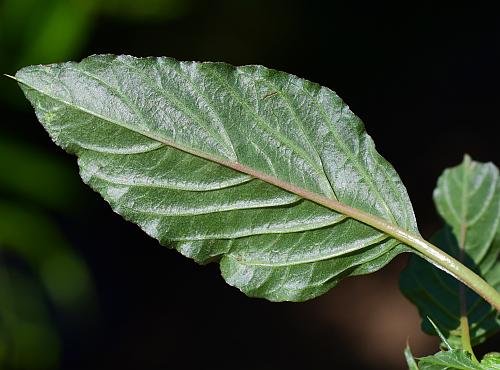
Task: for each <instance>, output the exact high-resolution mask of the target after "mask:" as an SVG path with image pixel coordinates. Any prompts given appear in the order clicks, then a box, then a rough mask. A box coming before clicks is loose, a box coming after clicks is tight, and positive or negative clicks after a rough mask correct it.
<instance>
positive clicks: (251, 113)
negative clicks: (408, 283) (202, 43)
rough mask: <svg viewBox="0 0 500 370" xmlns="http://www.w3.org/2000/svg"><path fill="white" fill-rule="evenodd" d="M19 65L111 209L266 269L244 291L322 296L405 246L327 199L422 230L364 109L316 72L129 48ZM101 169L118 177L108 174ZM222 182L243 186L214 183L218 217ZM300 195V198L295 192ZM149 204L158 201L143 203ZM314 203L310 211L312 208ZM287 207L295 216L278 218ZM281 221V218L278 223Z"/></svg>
mask: <svg viewBox="0 0 500 370" xmlns="http://www.w3.org/2000/svg"><path fill="white" fill-rule="evenodd" d="M16 78H17V79H18V81H19V82H20V84H21V87H22V88H23V90H24V92H25V94H26V95H27V97H28V99H29V100H30V101H32V103H33V105H34V107H35V110H36V111H37V115H38V117H39V120H40V121H41V122H42V123H43V124H44V126H45V127H46V129H47V130H48V131H49V134H51V136H52V138H53V139H54V141H56V143H58V144H59V145H61V146H63V148H65V149H66V150H67V151H69V152H72V153H75V154H77V155H78V156H79V165H80V167H81V175H82V178H83V179H84V181H85V182H87V183H88V184H89V185H90V186H92V187H93V188H94V189H95V190H96V191H98V192H100V193H101V194H102V195H103V197H104V198H105V199H106V200H107V201H108V202H109V203H110V204H111V205H112V207H113V208H114V210H115V211H117V212H118V213H120V214H122V215H123V216H124V217H125V218H127V219H129V220H131V221H133V222H135V223H137V224H139V225H140V226H141V227H142V228H143V229H144V230H145V231H146V232H147V233H148V234H150V235H152V236H154V237H156V238H157V239H159V240H160V242H161V243H162V244H167V245H168V244H169V243H170V242H171V241H172V240H174V241H175V240H176V241H177V242H178V243H179V246H178V248H179V249H180V250H181V252H183V253H184V254H186V255H190V256H192V257H193V258H195V259H196V260H198V261H200V262H207V261H209V260H211V259H218V258H222V259H221V264H222V270H223V275H225V278H226V279H227V280H230V281H232V282H234V284H233V285H237V286H238V287H239V288H240V289H241V288H242V286H246V283H248V281H249V280H248V277H249V275H248V273H249V272H248V266H253V267H252V269H253V270H252V273H254V276H255V277H257V275H259V274H260V278H259V279H257V280H258V281H259V283H257V285H255V283H253V285H252V287H251V288H250V287H248V289H247V290H245V289H243V290H244V291H245V292H246V293H247V294H253V293H255V295H258V296H264V297H266V298H268V299H273V300H284V299H285V300H286V299H289V300H302V299H307V298H312V297H313V296H315V295H318V294H321V293H322V292H324V290H325V287H330V286H332V284H334V283H335V282H336V280H338V279H339V278H341V277H343V276H347V275H349V274H350V273H352V274H353V275H354V274H361V273H367V272H371V271H373V270H374V269H377V268H380V267H382V266H383V265H384V264H386V263H387V262H388V261H389V260H390V258H389V257H391V258H392V257H393V256H394V255H395V254H397V253H400V252H401V251H404V250H405V248H403V247H401V246H400V245H399V244H400V243H399V242H396V241H395V239H393V238H389V236H388V235H387V234H386V233H384V232H381V231H380V230H377V229H375V228H373V227H370V226H367V225H365V224H364V223H362V222H359V221H357V220H355V219H354V218H349V219H345V216H346V215H345V214H343V215H341V214H339V212H336V211H334V210H332V209H326V208H325V207H324V206H325V205H326V206H327V207H329V206H330V205H331V204H333V205H335V206H337V205H339V204H340V205H347V207H357V208H358V209H360V210H361V211H363V212H367V213H369V214H372V215H375V216H377V217H382V218H385V220H387V221H388V222H389V223H391V224H394V225H395V226H398V227H399V226H400V227H403V228H405V229H407V230H409V231H412V232H415V233H418V231H417V228H416V223H415V219H414V215H413V212H412V210H411V203H410V202H409V199H408V196H407V194H406V190H405V189H404V186H403V185H402V183H401V182H400V180H399V177H397V174H396V172H395V171H394V169H393V168H392V167H391V166H390V165H389V164H388V163H387V162H386V161H385V160H384V159H383V158H382V157H381V156H380V155H379V154H378V153H376V151H375V148H374V144H373V141H372V140H371V138H370V137H369V136H368V135H367V134H366V132H365V131H364V127H363V125H362V123H361V121H360V120H359V119H358V118H357V117H356V116H354V115H353V114H352V112H350V110H349V109H348V107H347V106H345V104H344V103H343V102H342V101H341V100H340V98H338V96H337V95H335V93H333V92H332V91H331V90H328V89H326V88H322V87H320V86H319V85H316V84H312V83H310V82H308V81H305V80H301V79H298V78H297V77H295V76H291V75H287V74H285V73H282V72H277V71H273V70H269V69H266V68H264V67H260V66H245V67H239V68H235V67H232V66H229V65H226V64H221V63H189V62H177V61H175V60H173V59H169V58H157V59H153V58H149V59H136V58H132V57H128V56H120V57H114V56H93V57H90V58H88V59H86V60H84V61H82V62H81V63H80V64H74V63H65V64H60V65H51V66H35V67H28V68H26V69H23V70H21V71H20V72H18V74H17V75H16ZM270 88H272V90H270ZM214 92H215V93H214ZM275 92H276V94H274V95H269V94H270V93H271V94H272V93H275ZM96 97H97V98H96ZM305 122H308V124H305ZM328 139H331V141H330V140H328ZM172 153H173V154H172ZM148 157H149V158H150V159H149V161H148V160H147V159H146V158H148ZM169 157H171V158H181V160H182V161H184V162H185V164H186V165H187V166H188V168H189V167H190V166H192V168H198V169H199V168H203V167H205V166H206V168H207V169H210V168H211V169H212V170H214V171H215V172H216V173H217V174H220V173H224V176H226V179H227V180H228V181H229V182H230V185H228V186H227V187H224V188H222V189H219V190H217V186H218V185H217V182H218V178H217V176H211V174H210V173H209V171H207V170H205V171H203V170H200V171H201V174H202V175H204V176H206V177H207V178H208V179H209V181H205V182H204V184H202V183H203V181H199V178H198V181H196V180H195V181H193V178H190V177H189V175H190V174H189V173H188V172H187V171H184V172H182V169H181V170H177V169H176V168H174V169H172V167H169V163H170V164H171V161H170V162H169ZM151 158H156V162H155V163H154V165H153V164H152V163H151V162H150V161H151ZM195 162H196V163H195ZM217 165H220V166H217ZM141 166H142V167H143V168H141ZM222 168H224V169H223V170H222ZM124 169H125V170H124ZM102 173H106V174H107V176H108V180H109V178H110V176H111V178H113V179H114V180H116V179H117V178H118V180H120V179H121V183H120V181H118V183H115V184H111V185H110V184H109V183H105V182H106V179H105V178H104V179H103V177H105V176H103V175H102ZM165 173H168V174H171V175H172V176H173V178H174V180H173V181H172V177H171V176H166V175H165ZM100 174H101V176H100V177H101V178H100V179H99V175H100ZM113 176H114V177H113ZM151 179H153V180H151ZM189 179H190V180H191V182H189V181H186V180H189ZM177 180H178V181H177ZM231 181H232V182H231ZM159 184H163V185H166V186H165V188H161V189H160V187H158V186H154V185H159ZM175 184H177V185H175ZM179 184H181V185H179ZM207 184H212V185H207ZM168 185H170V186H171V187H172V186H173V187H174V188H175V187H176V186H177V187H179V186H181V187H182V186H184V188H186V187H187V188H189V186H191V187H194V188H192V189H190V190H186V189H184V190H179V189H170V190H169V189H166V188H168ZM203 186H205V188H203ZM206 186H209V187H208V188H206ZM210 186H215V188H210ZM266 186H267V187H268V188H266ZM273 186H276V187H278V188H280V189H275V188H274V187H273ZM252 187H254V188H253V190H251V188H252ZM244 188H247V189H250V190H248V192H247V194H248V196H249V197H247V198H245V197H243V196H242V194H244V191H243V190H242V189H244ZM271 188H272V189H271ZM203 189H205V190H203ZM234 189H236V191H233V190H234ZM256 189H260V190H256ZM278 190H279V191H278ZM216 191H220V192H221V193H220V194H225V195H228V194H231V192H232V193H233V194H232V195H230V197H229V199H230V201H229V202H227V201H226V200H227V198H225V200H224V201H222V199H223V197H222V196H214V202H213V203H212V205H211V207H212V208H211V209H212V210H213V211H214V212H213V214H214V215H215V220H214V219H213V218H212V219H211V218H210V217H207V215H208V213H206V214H203V213H204V212H206V211H207V209H208V208H210V207H209V205H208V203H209V202H207V199H210V196H213V195H214V193H212V194H210V196H208V198H206V196H207V194H208V193H209V192H216ZM266 192H267V193H269V194H274V195H270V196H269V197H268V201H269V202H268V203H267V206H268V207H264V206H265V205H266V203H265V202H264V201H263V200H262V199H261V201H257V200H256V198H258V197H259V196H260V197H261V198H262V195H263V194H265V193H266ZM160 195H161V196H160ZM167 195H168V197H167ZM297 196H298V197H300V198H303V199H300V200H298V201H297V202H294V199H295V198H296V197H297ZM190 197H191V198H190ZM238 197H239V200H238ZM252 197H253V199H250V198H252ZM164 199H168V202H167V203H165V201H164ZM172 199H173V200H172ZM189 199H191V201H190V200H189ZM277 199H281V201H282V203H279V202H278V201H277ZM176 200H178V205H182V206H183V207H184V208H183V209H182V212H184V213H183V214H182V212H181V213H178V214H177V216H176V217H173V216H171V213H172V211H173V210H174V209H181V208H182V207H180V206H178V207H174V206H172V201H173V202H174V205H175V201H176ZM238 201H239V203H238ZM162 202H163V203H162ZM252 202H253V203H252ZM259 202H260V203H259ZM318 203H319V204H318ZM323 203H324V204H323ZM144 204H146V205H147V206H148V207H147V210H148V211H149V215H147V213H148V212H142V213H141V207H142V211H144V210H145V209H144ZM162 204H163V205H164V207H163V209H160V206H162ZM189 204H190V206H189V207H186V205H189ZM231 204H232V205H231ZM243 204H246V205H247V206H248V207H247V208H248V209H241V208H242V207H241V205H243ZM252 204H253V206H252ZM196 205H197V207H198V208H196ZM203 205H204V207H205V208H203ZM207 207H208V208H207ZM243 207H244V206H243ZM252 207H254V209H252ZM307 207H309V213H310V215H312V217H309V218H304V217H303V216H304V215H305V214H306V213H307V212H305V211H304V210H305V209H307ZM268 208H269V209H268ZM329 208H332V207H331V206H330V207H329ZM160 211H161V212H160ZM271 211H275V213H276V214H275V215H273V214H272V212H271ZM161 213H163V214H161ZM300 215H302V218H300V217H299V216H300ZM169 217H170V218H169ZM265 217H268V219H267V220H266V219H265ZM294 217H295V219H296V220H301V221H300V222H296V224H297V225H299V226H297V227H298V228H297V227H295V228H293V227H292V228H290V225H292V224H293V219H294ZM297 217H299V218H297ZM314 217H315V218H316V220H317V223H315V221H314V220H313V219H314ZM255 220H257V221H255ZM259 220H260V221H259ZM280 220H281V223H286V224H287V225H286V226H287V227H288V229H285V228H281V229H280V227H279V224H280ZM259 222H260V224H261V227H257V225H258V224H259ZM273 222H274V223H275V225H277V226H276V227H277V228H276V231H277V232H276V233H271V234H274V235H269V234H270V233H269V231H270V230H271V231H272V224H273ZM254 226H255V227H254ZM224 228H226V229H227V230H228V231H223V230H224ZM329 228H330V229H329ZM210 230H212V231H210ZM332 230H334V231H336V232H334V233H332V232H331V231H332ZM266 231H267V232H266ZM231 232H232V233H231ZM207 252H208V253H207ZM353 255H354V256H353ZM297 256H299V257H297ZM243 257H245V258H243ZM249 258H250V259H249ZM248 261H267V262H268V264H269V261H271V264H270V266H263V265H262V264H260V265H259V266H257V264H256V263H252V264H249V263H248ZM256 266H257V267H256ZM259 269H260V270H259ZM266 269H267V270H266ZM272 269H274V270H272ZM271 270H272V271H271ZM259 271H260V272H259ZM245 279H246V280H245ZM280 279H281V280H280ZM299 279H304V281H305V282H306V283H305V285H304V286H302V285H303V284H299V283H297V282H298V280H299ZM266 284H268V285H269V286H272V288H266ZM298 286H300V288H299V289H295V290H294V289H291V288H295V287H298ZM292 291H293V292H292ZM306 291H307V292H308V293H307V294H306V293H304V294H303V292H306Z"/></svg>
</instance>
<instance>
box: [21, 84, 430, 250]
mask: <svg viewBox="0 0 500 370" xmlns="http://www.w3.org/2000/svg"><path fill="white" fill-rule="evenodd" d="M15 79H16V80H17V81H18V82H19V83H21V84H23V85H24V86H26V87H28V88H30V89H32V90H34V91H37V92H38V93H40V94H42V95H45V96H47V97H48V98H50V99H54V100H55V101H58V102H60V103H62V104H65V105H67V106H69V107H71V108H73V109H75V110H79V111H82V112H84V113H87V114H89V115H92V116H94V117H96V118H99V119H101V120H103V121H105V122H109V123H112V124H115V125H117V126H119V127H123V128H125V129H128V130H130V131H133V132H135V133H138V134H140V135H143V136H145V137H147V138H149V139H151V140H155V141H158V142H161V143H163V144H165V145H168V146H170V147H172V148H175V149H178V150H181V151H183V152H186V153H189V154H192V155H195V156H197V157H200V158H203V159H206V160H209V161H212V162H215V163H218V164H220V165H222V166H225V167H228V168H231V169H233V170H235V171H238V172H242V173H245V174H247V175H250V176H252V177H255V178H258V179H260V180H262V181H265V182H267V183H269V184H271V185H274V186H277V187H279V188H281V189H283V190H286V191H289V192H292V193H294V194H297V195H299V196H301V197H302V198H304V199H307V200H310V201H312V202H315V203H317V204H319V205H322V206H324V207H326V208H329V209H332V210H334V211H337V212H340V213H342V214H344V215H346V216H347V217H350V218H353V219H355V220H357V221H359V222H361V223H364V224H367V225H369V226H371V227H373V228H374V229H376V230H379V231H381V232H383V233H385V234H387V235H390V236H392V237H394V238H395V239H397V240H399V241H402V242H403V243H404V244H407V240H408V239H411V240H417V239H418V240H421V238H420V236H418V235H415V234H413V233H412V232H410V231H408V230H405V229H402V228H400V227H399V226H398V225H394V224H392V223H390V222H388V221H387V220H384V219H382V218H380V217H378V216H375V215H372V214H371V213H368V212H365V211H363V210H361V209H358V208H353V207H351V206H349V205H347V204H344V203H342V202H339V201H337V200H335V199H330V198H326V197H324V196H322V195H320V194H317V193H314V192H311V191H309V190H306V189H304V188H301V187H299V186H296V185H294V184H291V183H287V182H285V181H283V180H280V179H278V178H276V177H274V176H270V175H267V174H265V173H262V172H260V171H257V170H255V169H253V168H251V167H248V166H245V165H242V164H240V163H237V162H231V161H228V160H227V159H224V158H220V157H217V156H215V155H211V154H207V153H205V152H202V151H199V150H197V149H193V148H189V147H185V146H184V145H181V144H178V143H176V142H174V141H172V140H170V139H168V138H165V137H161V136H160V135H158V134H157V133H156V135H155V134H153V133H151V132H147V131H144V130H141V129H140V128H139V127H134V126H132V125H129V124H127V123H125V122H120V121H116V120H113V119H110V118H109V117H105V116H103V115H101V114H99V113H97V112H93V111H91V110H89V109H87V108H84V107H81V106H78V105H75V104H73V103H71V102H68V101H66V100H64V99H61V98H60V97H56V96H53V95H51V94H50V93H48V92H46V91H43V90H41V89H39V88H36V87H34V86H32V85H30V84H29V83H26V82H25V81H22V80H20V79H19V78H17V77H16V78H15Z"/></svg>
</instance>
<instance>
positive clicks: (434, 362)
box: [418, 349, 487, 370]
mask: <svg viewBox="0 0 500 370" xmlns="http://www.w3.org/2000/svg"><path fill="white" fill-rule="evenodd" d="M418 368H419V369H420V370H444V369H450V370H451V369H460V370H487V369H486V368H483V367H482V366H480V365H479V363H477V362H474V361H473V360H472V358H471V355H470V353H469V352H467V351H464V350H459V349H454V350H452V351H445V352H438V353H436V354H435V355H432V356H426V357H422V358H420V359H419V361H418Z"/></svg>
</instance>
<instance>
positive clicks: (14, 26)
mask: <svg viewBox="0 0 500 370" xmlns="http://www.w3.org/2000/svg"><path fill="white" fill-rule="evenodd" d="M189 4H190V1H188V0H142V1H141V2H137V1H135V0H107V1H99V0H3V1H0V70H1V72H2V73H7V74H14V73H15V71H16V70H17V69H19V68H21V67H23V66H26V65H30V64H42V63H52V62H60V61H63V60H68V59H75V58H78V57H80V53H81V52H82V51H83V50H84V48H85V46H86V43H87V41H88V39H89V38H90V36H91V34H92V30H93V25H94V23H95V21H96V20H97V19H98V17H119V18H121V19H123V20H125V21H128V22H131V21H134V22H144V21H148V22H152V21H153V22H155V21H160V20H164V19H169V18H172V17H176V16H179V15H181V14H182V13H183V12H185V11H186V10H187V9H188V8H189ZM0 103H1V104H2V106H5V108H6V109H9V110H10V111H11V114H12V115H16V114H17V113H15V112H14V111H17V112H20V111H22V110H24V109H26V108H28V107H27V106H26V103H25V101H24V99H22V95H21V93H20V92H19V89H18V86H17V84H15V83H14V82H13V81H11V80H10V79H7V78H0ZM7 107H8V108H7ZM7 113H8V111H7ZM30 117H32V116H31V115H30ZM35 122H36V121H35V118H34V117H32V119H30V120H29V121H26V122H23V121H22V120H21V121H20V122H18V121H17V120H16V121H15V123H14V124H12V126H10V127H14V125H15V127H16V130H17V129H18V128H20V127H21V128H22V126H23V125H26V127H25V130H24V131H27V132H29V131H30V129H31V127H32V126H33V127H37V128H38V124H36V123H35ZM24 131H23V130H21V132H24ZM75 167H76V166H75ZM75 167H69V166H68V164H67V162H65V161H64V160H63V159H62V158H59V157H56V156H53V155H50V154H48V153H47V152H45V151H44V150H42V149H40V148H38V147H34V146H33V145H32V144H31V143H30V142H28V141H27V140H25V139H24V138H20V137H19V134H17V135H15V134H13V133H12V132H10V131H9V126H8V125H7V124H4V125H2V126H1V127H0V369H47V370H48V369H57V368H59V363H60V357H61V354H62V342H61V334H60V333H59V330H60V329H61V328H58V327H57V325H55V321H57V320H55V317H60V316H61V315H62V316H63V317H69V318H70V319H71V320H73V321H75V320H74V319H75V318H76V317H78V316H81V314H79V313H82V312H85V313H86V315H87V316H88V315H90V316H92V313H94V314H95V312H96V301H95V293H94V288H93V282H92V277H91V273H90V271H89V269H88V268H87V266H86V264H85V262H84V261H83V260H82V258H81V257H80V256H79V254H78V253H77V252H76V251H75V250H73V249H72V247H71V246H70V245H69V244H68V242H67V241H66V240H65V238H64V236H63V234H62V232H61V231H60V230H59V227H58V225H57V223H56V222H55V221H54V219H53V216H54V215H57V214H59V215H61V216H64V215H68V214H69V213H70V212H74V211H75V209H78V208H79V203H80V202H81V194H80V191H81V185H80V181H79V179H78V175H77V173H76V169H75ZM54 174H57V175H56V176H54ZM76 321H78V320H76ZM74 324H75V323H74V322H70V323H69V325H68V326H70V327H71V326H72V325H74Z"/></svg>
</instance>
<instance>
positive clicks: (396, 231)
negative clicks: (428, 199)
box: [343, 205, 500, 311]
mask: <svg viewBox="0 0 500 370" xmlns="http://www.w3.org/2000/svg"><path fill="white" fill-rule="evenodd" d="M343 206H344V207H348V208H351V207H349V206H345V205H343ZM345 211H346V212H345V214H347V215H348V216H351V217H353V218H356V219H357V220H359V221H361V222H364V223H366V224H367V225H370V226H372V227H375V228H377V229H379V230H381V231H384V232H386V233H387V234H389V235H391V236H393V237H394V238H395V239H398V240H399V241H401V242H403V243H404V244H406V245H408V246H409V247H411V248H413V249H414V250H415V251H417V252H418V253H419V254H420V255H421V257H423V258H424V259H426V260H427V261H429V262H430V263H432V264H433V265H434V266H436V267H437V268H439V269H441V270H443V271H445V272H447V273H448V274H450V275H451V276H453V277H454V278H456V279H457V280H459V281H461V282H462V283H463V284H465V285H467V286H468V287H469V288H470V289H472V290H473V291H474V292H476V293H477V294H479V295H480V296H481V297H482V298H484V300H486V301H487V302H488V303H490V304H491V305H492V306H493V307H494V308H495V309H496V310H497V311H500V294H499V293H498V292H497V291H496V289H495V288H493V287H492V286H490V285H489V284H488V283H487V282H486V281H484V280H483V279H482V278H481V277H480V276H479V275H477V274H476V273H474V272H473V271H472V270H471V269H469V268H468V267H466V266H465V265H463V264H462V263H460V262H459V261H458V260H456V259H455V258H453V257H452V256H450V255H448V254H447V253H445V252H443V251H442V250H441V249H439V248H438V247H436V246H435V245H433V244H431V243H429V242H428V241H427V240H425V239H423V238H422V237H421V236H419V235H416V234H413V233H411V232H409V231H407V230H404V229H401V228H400V227H398V226H395V225H392V224H390V223H389V222H387V221H386V220H383V219H381V218H379V217H376V216H373V215H371V214H368V213H365V212H363V211H361V210H358V209H353V208H351V209H350V210H345Z"/></svg>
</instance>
